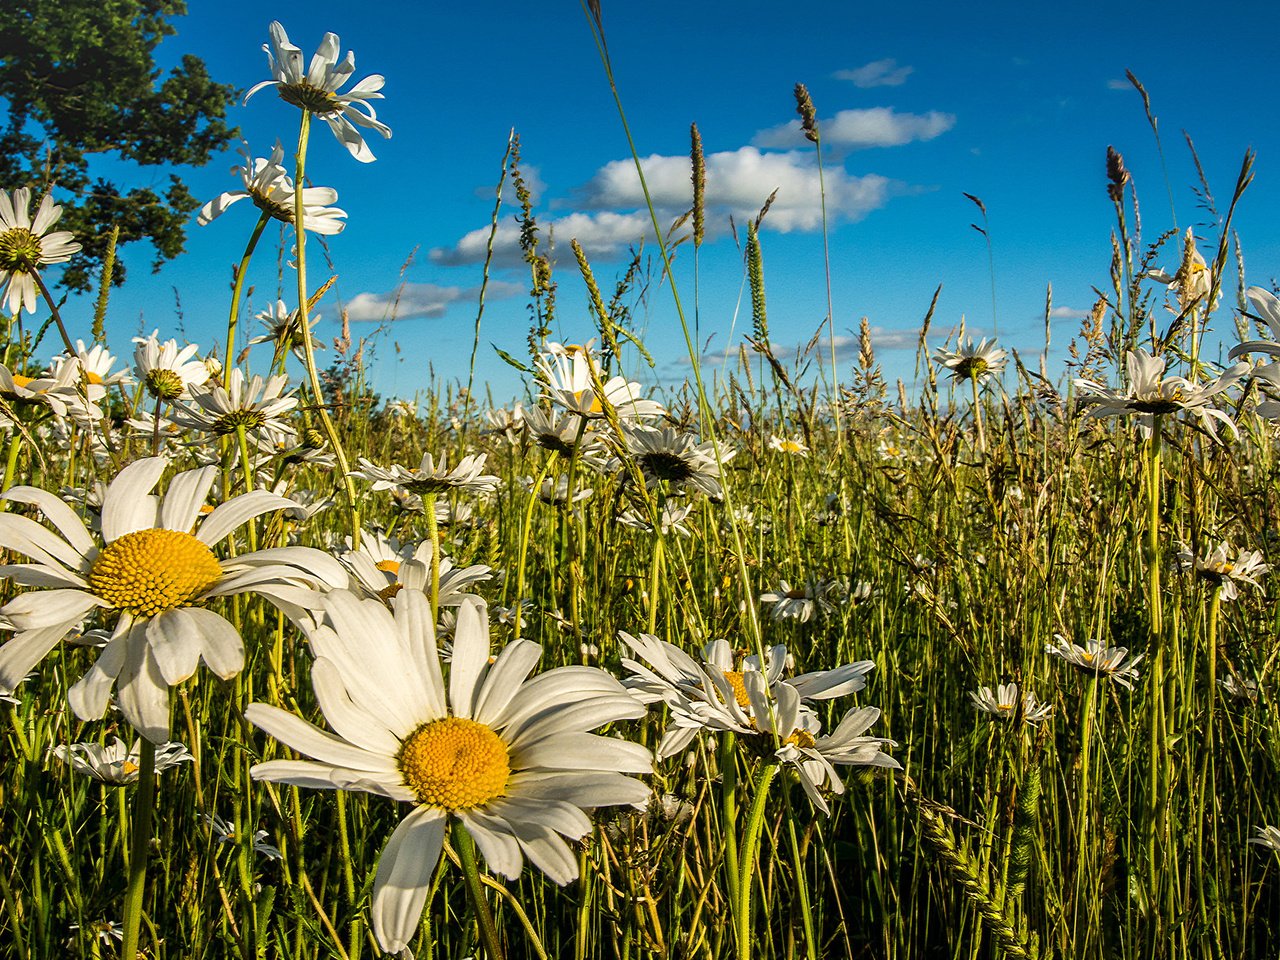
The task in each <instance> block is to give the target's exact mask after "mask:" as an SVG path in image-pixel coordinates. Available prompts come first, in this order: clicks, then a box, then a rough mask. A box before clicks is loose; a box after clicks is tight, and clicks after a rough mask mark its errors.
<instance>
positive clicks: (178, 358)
mask: <svg viewBox="0 0 1280 960" xmlns="http://www.w3.org/2000/svg"><path fill="white" fill-rule="evenodd" d="M133 342H134V343H135V344H137V346H135V347H134V348H133V364H134V369H135V370H136V371H137V373H138V379H139V380H140V381H142V383H143V385H144V386H145V387H146V388H147V393H149V394H150V395H151V396H152V397H153V398H155V399H158V400H164V401H167V402H170V403H172V402H173V401H174V400H177V399H179V398H180V397H185V396H187V391H188V390H189V389H190V388H191V387H199V386H202V385H203V384H204V383H205V381H207V380H208V379H209V368H208V367H206V366H205V365H204V361H202V360H197V359H196V358H195V356H196V352H197V351H198V350H199V349H200V348H199V347H198V346H197V345H196V344H194V343H189V344H187V345H186V346H185V347H183V348H182V349H181V350H179V349H178V341H177V340H166V341H165V342H164V343H161V342H160V331H159V330H155V331H152V333H151V336H149V337H134V338H133Z"/></svg>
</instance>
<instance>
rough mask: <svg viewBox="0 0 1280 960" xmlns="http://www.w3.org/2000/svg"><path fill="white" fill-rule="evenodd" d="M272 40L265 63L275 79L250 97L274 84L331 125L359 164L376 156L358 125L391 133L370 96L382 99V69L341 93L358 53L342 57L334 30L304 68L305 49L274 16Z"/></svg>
mask: <svg viewBox="0 0 1280 960" xmlns="http://www.w3.org/2000/svg"><path fill="white" fill-rule="evenodd" d="M268 32H269V33H270V35H271V42H270V43H269V44H263V45H262V49H263V50H264V51H265V52H266V54H267V63H268V64H269V65H270V67H271V79H270V80H263V81H262V82H261V83H258V84H255V85H254V86H253V87H252V88H251V89H250V90H249V92H248V93H247V94H245V97H244V99H245V101H246V102H248V100H249V98H250V97H252V96H253V95H254V94H255V93H257V92H258V91H259V90H263V89H265V88H267V87H275V88H276V93H278V94H279V95H280V99H281V100H283V101H284V102H285V103H291V104H293V105H294V106H295V107H298V108H299V109H302V110H305V111H307V112H308V113H314V114H315V115H316V116H317V117H319V118H320V119H321V120H323V121H324V122H325V123H327V124H328V125H329V129H330V130H332V131H333V135H334V136H335V137H337V138H338V142H339V143H341V144H342V145H343V146H344V147H346V148H347V151H348V152H349V153H350V154H351V155H352V156H353V157H355V158H356V159H357V160H359V161H360V162H361V163H369V162H371V161H372V160H373V159H374V156H373V151H372V150H370V149H369V147H368V145H367V144H366V143H365V142H364V136H363V135H362V134H361V133H360V131H359V130H358V129H356V128H357V127H364V128H365V129H367V130H373V131H375V132H377V133H379V134H381V135H382V136H383V137H384V138H390V136H391V128H390V127H388V126H387V125H386V124H385V123H382V122H380V121H379V120H378V115H377V112H376V111H375V110H374V109H373V104H371V103H370V102H369V101H370V100H381V99H382V98H383V95H382V94H381V93H380V92H379V91H380V90H381V89H382V86H383V84H384V83H385V82H386V80H385V79H384V78H383V76H382V75H381V74H377V73H375V74H372V75H370V76H367V77H365V78H364V79H363V80H361V81H360V82H359V83H357V84H356V85H355V86H354V87H352V88H351V89H350V90H348V91H347V92H346V93H339V91H340V90H341V89H342V87H343V86H345V85H346V83H347V81H348V80H350V79H351V75H352V74H353V73H355V69H356V55H355V54H354V53H352V52H350V51H347V55H346V56H345V57H343V58H342V59H341V60H339V59H338V52H339V50H341V48H342V41H341V40H339V39H338V35H337V34H336V33H326V34H325V35H324V39H323V40H321V41H320V47H319V49H317V50H316V52H315V54H314V56H312V58H311V62H310V64H308V65H307V68H306V69H305V70H304V69H303V66H302V50H301V49H299V48H298V47H297V46H296V45H295V44H293V43H291V42H290V41H289V35H288V34H287V33H285V30H284V27H283V26H282V25H281V23H280V21H279V20H273V21H271V26H270V27H269V28H268Z"/></svg>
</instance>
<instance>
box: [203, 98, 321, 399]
mask: <svg viewBox="0 0 1280 960" xmlns="http://www.w3.org/2000/svg"><path fill="white" fill-rule="evenodd" d="M304 116H305V114H304ZM298 196H299V197H301V196H302V191H301V188H299V191H298ZM270 219H271V214H269V213H263V214H262V216H260V217H259V218H258V225H257V226H256V227H254V228H253V233H252V234H250V235H249V242H248V243H247V244H245V248H244V256H242V257H241V258H240V266H238V267H237V268H236V281H235V284H234V285H233V286H232V288H231V310H230V311H229V312H228V313H227V355H226V356H225V357H223V358H222V385H223V386H230V385H231V366H232V364H233V363H235V356H236V354H235V349H236V325H237V324H238V323H239V322H240V294H241V291H243V290H244V278H245V277H246V276H247V275H248V273H249V261H251V260H252V259H253V251H254V250H255V249H257V246H258V239H259V238H260V237H261V236H262V231H263V230H265V229H266V226H267V223H268V221H270Z"/></svg>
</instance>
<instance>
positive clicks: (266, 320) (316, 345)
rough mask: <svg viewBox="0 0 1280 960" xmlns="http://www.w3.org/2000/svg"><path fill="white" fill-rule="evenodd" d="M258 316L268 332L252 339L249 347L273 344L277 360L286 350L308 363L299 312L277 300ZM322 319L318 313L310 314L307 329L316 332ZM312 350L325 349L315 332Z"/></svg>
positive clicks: (312, 336) (312, 339)
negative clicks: (317, 325)
mask: <svg viewBox="0 0 1280 960" xmlns="http://www.w3.org/2000/svg"><path fill="white" fill-rule="evenodd" d="M257 316H258V319H259V320H261V321H262V323H263V326H265V327H266V328H267V331H266V333H263V334H260V335H259V336H256V337H253V338H251V339H250V340H249V346H251V347H252V346H256V345H257V344H259V343H272V344H275V351H276V357H277V358H279V357H282V356H284V352H285V350H288V351H289V352H290V353H292V354H293V355H294V356H295V357H296V358H297V359H298V360H300V361H302V362H303V363H305V362H306V346H305V344H303V342H302V331H301V330H300V329H299V328H298V311H297V310H290V309H289V307H288V306H286V305H285V302H284V301H283V300H277V301H276V302H275V305H274V306H272V307H271V308H270V309H267V310H263V311H261V312H260V313H259V314H258V315H257ZM320 319H321V318H320V314H318V313H312V314H308V317H307V329H308V330H311V331H314V330H315V327H316V324H318V323H319V322H320ZM311 349H312V350H323V349H324V344H323V343H322V342H321V341H320V340H319V339H317V338H316V336H315V334H314V332H313V333H312V335H311Z"/></svg>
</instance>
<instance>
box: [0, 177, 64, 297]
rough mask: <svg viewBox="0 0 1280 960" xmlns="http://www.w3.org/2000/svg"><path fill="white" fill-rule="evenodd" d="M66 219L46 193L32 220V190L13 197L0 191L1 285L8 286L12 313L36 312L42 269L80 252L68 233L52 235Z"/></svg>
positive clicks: (13, 194) (24, 188)
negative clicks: (50, 229) (52, 230)
mask: <svg viewBox="0 0 1280 960" xmlns="http://www.w3.org/2000/svg"><path fill="white" fill-rule="evenodd" d="M61 216H62V207H60V206H57V205H56V204H55V203H54V202H53V197H52V196H50V195H49V194H47V193H46V194H45V195H44V196H43V197H41V198H40V205H39V206H38V207H36V215H35V219H34V220H33V219H32V218H31V191H30V190H29V189H28V188H27V187H19V188H18V189H17V190H15V191H13V193H12V194H10V193H9V192H8V191H7V190H0V283H3V284H4V285H5V307H6V308H7V312H8V313H9V314H15V313H17V312H18V311H19V310H26V311H27V313H34V312H35V309H36V293H37V292H38V290H37V287H36V281H35V275H36V274H37V273H38V272H39V271H40V268H41V267H46V266H49V265H50V264H54V263H66V262H67V261H68V260H70V259H71V257H72V255H73V254H76V253H79V252H80V244H78V243H76V242H75V240H74V239H72V238H73V234H72V233H71V232H70V231H68V230H58V231H55V232H54V233H50V232H49V228H50V227H52V226H53V225H54V224H55V223H57V222H58V218H59V217H61Z"/></svg>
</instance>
